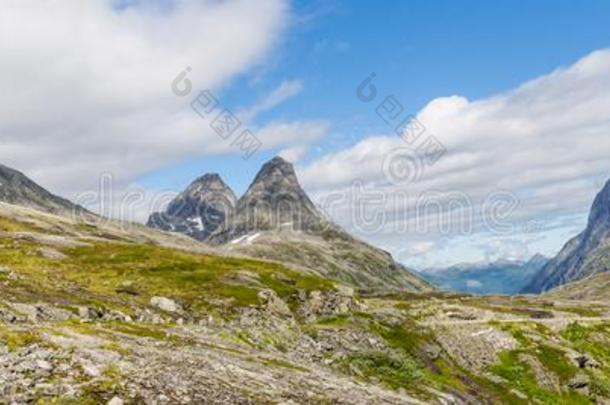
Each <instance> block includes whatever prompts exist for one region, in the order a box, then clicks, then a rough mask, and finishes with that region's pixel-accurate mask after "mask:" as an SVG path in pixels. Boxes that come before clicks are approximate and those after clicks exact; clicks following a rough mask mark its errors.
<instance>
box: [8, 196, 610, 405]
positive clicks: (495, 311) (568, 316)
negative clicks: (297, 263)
mask: <svg viewBox="0 0 610 405" xmlns="http://www.w3.org/2000/svg"><path fill="white" fill-rule="evenodd" d="M0 246H1V249H0V263H1V268H0V387H2V391H1V393H0V398H2V400H0V402H6V403H9V402H10V403H17V404H20V403H42V404H46V403H51V404H55V403H61V404H71V403H74V404H77V403H78V404H88V403H89V404H99V403H101V404H105V403H110V404H121V403H123V404H132V403H133V404H139V403H149V404H153V403H156V404H163V403H167V404H174V403H183V404H187V403H193V404H199V403H218V404H220V403H223V404H225V403H244V404H247V403H311V404H319V403H348V404H370V403H379V404H381V403H388V404H411V403H413V404H416V403H432V404H434V403H438V404H446V403H546V404H554V403H567V402H574V403H583V404H585V403H607V402H608V401H609V400H610V392H609V390H608V387H610V384H609V381H610V351H609V350H610V349H609V347H610V306H609V305H608V303H607V301H606V303H605V304H604V303H595V304H592V303H590V302H584V301H581V300H576V301H574V300H569V299H564V298H561V297H553V296H552V295H549V296H541V297H539V298H537V297H520V298H513V299H510V298H506V297H478V298H477V297H469V296H466V295H463V296H462V295H452V294H449V293H434V292H428V293H420V294H415V293H409V292H406V291H405V292H402V293H399V292H394V293H386V294H381V293H379V292H374V291H371V292H368V293H367V292H365V291H361V292H358V291H354V290H353V289H352V288H350V287H348V286H346V285H344V284H342V283H338V282H333V281H330V280H329V279H328V278H325V277H321V276H320V275H319V274H317V273H315V272H313V271H308V270H307V269H301V268H298V267H292V266H290V265H288V266H286V265H283V264H280V263H277V262H269V261H261V260H256V259H249V258H245V257H234V256H229V255H228V253H230V252H227V250H226V249H225V248H210V247H205V246H204V245H201V244H200V243H198V242H195V241H193V240H192V239H190V238H188V237H186V236H185V237H181V236H180V235H178V234H169V233H164V232H161V231H156V230H153V229H150V228H146V227H143V226H139V225H135V224H122V223H118V222H113V221H105V222H102V223H100V222H94V221H92V222H75V221H74V220H72V219H70V218H65V217H59V216H55V215H52V214H47V213H41V212H38V211H34V210H31V209H28V208H21V207H16V206H12V205H7V204H0Z"/></svg>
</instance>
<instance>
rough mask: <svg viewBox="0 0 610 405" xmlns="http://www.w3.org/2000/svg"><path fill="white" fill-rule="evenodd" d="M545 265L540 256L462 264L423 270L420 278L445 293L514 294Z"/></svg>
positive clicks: (544, 259)
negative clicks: (523, 259)
mask: <svg viewBox="0 0 610 405" xmlns="http://www.w3.org/2000/svg"><path fill="white" fill-rule="evenodd" d="M547 262H548V259H547V258H546V257H544V256H542V255H540V254H536V255H534V256H532V257H531V258H530V259H529V260H527V261H521V260H498V261H495V262H490V263H465V264H457V265H454V266H451V267H447V268H440V269H424V270H422V271H420V274H421V276H422V277H423V278H425V279H426V280H428V281H429V282H431V283H432V284H434V285H436V286H438V287H439V288H441V289H443V290H447V291H460V292H467V293H470V294H508V295H511V294H517V293H519V292H520V291H521V290H522V289H523V287H525V286H526V285H527V284H529V283H530V281H531V280H532V278H533V277H534V276H535V275H536V274H537V273H538V272H539V271H540V269H541V268H542V267H544V265H545V264H546V263H547Z"/></svg>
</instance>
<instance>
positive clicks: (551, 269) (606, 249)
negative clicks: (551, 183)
mask: <svg viewBox="0 0 610 405" xmlns="http://www.w3.org/2000/svg"><path fill="white" fill-rule="evenodd" d="M609 263H610V181H608V182H607V183H606V185H605V186H604V188H603V189H602V190H601V191H600V192H599V194H597V196H596V197H595V200H594V201H593V205H592V207H591V212H590V214H589V220H588V224H587V228H586V229H585V230H584V231H583V232H582V233H580V234H579V235H577V236H575V237H574V238H572V239H571V240H570V241H568V242H567V243H566V244H565V246H564V247H563V248H562V249H561V251H560V252H559V253H558V254H557V256H556V257H555V258H553V259H552V260H551V261H549V263H548V264H547V265H546V266H544V268H543V269H542V270H541V271H540V272H539V273H538V274H537V275H536V276H535V277H534V279H533V280H532V281H531V282H530V283H529V284H528V285H527V286H525V287H524V288H523V290H522V292H523V293H540V292H544V291H548V290H550V289H552V288H554V287H557V286H559V285H562V284H566V283H570V282H573V281H577V280H581V279H583V278H585V277H588V276H591V275H593V274H598V273H602V272H606V271H608V270H610V265H609Z"/></svg>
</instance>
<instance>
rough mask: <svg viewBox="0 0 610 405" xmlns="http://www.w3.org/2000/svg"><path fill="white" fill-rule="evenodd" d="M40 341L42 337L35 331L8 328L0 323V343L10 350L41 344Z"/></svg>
mask: <svg viewBox="0 0 610 405" xmlns="http://www.w3.org/2000/svg"><path fill="white" fill-rule="evenodd" d="M42 342H43V340H42V338H41V337H40V335H38V334H37V333H36V332H33V331H22V330H9V329H7V328H6V327H4V326H2V325H0V344H3V345H5V346H6V347H7V348H8V350H9V351H11V352H14V351H16V350H18V349H20V348H22V347H27V346H31V345H33V344H41V343H42Z"/></svg>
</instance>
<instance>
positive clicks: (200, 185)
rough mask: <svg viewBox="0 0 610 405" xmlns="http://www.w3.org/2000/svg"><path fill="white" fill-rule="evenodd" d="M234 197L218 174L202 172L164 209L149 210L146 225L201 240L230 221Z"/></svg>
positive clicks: (233, 207)
mask: <svg viewBox="0 0 610 405" xmlns="http://www.w3.org/2000/svg"><path fill="white" fill-rule="evenodd" d="M235 201H236V198H235V194H234V193H233V190H231V188H230V187H229V186H227V185H226V184H225V183H224V181H222V179H221V178H220V176H219V175H218V174H215V173H212V174H205V175H203V176H201V177H199V178H198V179H197V180H195V181H194V182H193V183H191V185H189V186H188V187H187V189H186V190H184V191H183V192H182V193H180V194H179V195H178V196H177V197H176V198H175V199H174V200H172V202H170V204H169V205H168V206H167V209H166V210H165V211H164V212H156V213H153V214H152V215H151V216H150V218H149V219H148V224H147V225H148V226H150V227H152V228H157V229H162V230H165V231H172V232H180V233H183V234H186V235H189V236H190V237H192V238H194V239H197V240H201V241H205V240H207V239H208V237H209V236H210V235H211V234H212V233H214V232H215V231H216V230H218V229H219V228H220V227H221V226H223V225H224V224H225V223H228V222H231V217H232V215H233V210H234V209H235Z"/></svg>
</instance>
